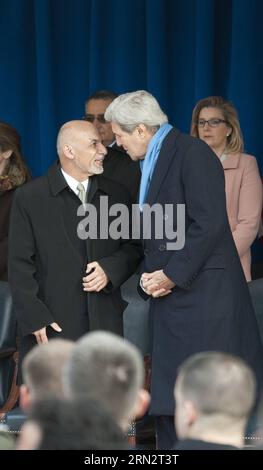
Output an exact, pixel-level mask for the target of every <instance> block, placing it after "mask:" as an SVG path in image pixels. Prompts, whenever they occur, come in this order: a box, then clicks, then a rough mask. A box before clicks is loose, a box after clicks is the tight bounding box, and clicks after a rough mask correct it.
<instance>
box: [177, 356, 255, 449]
mask: <svg viewBox="0 0 263 470" xmlns="http://www.w3.org/2000/svg"><path fill="white" fill-rule="evenodd" d="M174 396H175V401H176V414H175V424H176V431H177V435H178V437H179V439H180V440H179V441H178V442H177V443H176V446H175V449H180V450H194V449H196V450H197V449H198V450H206V449H213V450H220V449H238V448H242V447H243V446H244V436H245V431H246V426H247V422H248V419H249V416H250V413H251V411H252V408H253V406H254V404H255V396H256V381H255V377H254V374H253V372H252V370H251V369H250V367H248V366H247V365H246V364H245V362H244V361H242V359H239V358H238V357H235V356H232V355H230V354H225V353H217V352H203V353H199V354H195V355H194V356H192V357H190V358H189V359H187V360H186V361H185V362H184V363H183V364H182V366H181V367H180V370H179V373H178V376H177V380H176V384H175V389H174Z"/></svg>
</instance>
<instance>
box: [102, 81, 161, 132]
mask: <svg viewBox="0 0 263 470" xmlns="http://www.w3.org/2000/svg"><path fill="white" fill-rule="evenodd" d="M105 119H106V121H110V122H115V123H116V124H118V125H119V126H120V127H121V128H122V129H123V130H124V131H125V132H129V133H131V132H133V131H134V129H135V128H136V127H137V126H138V125H139V124H144V125H145V126H146V127H147V128H149V129H153V128H159V127H160V126H161V125H162V124H165V123H166V122H167V121H168V119H167V116H166V115H165V114H164V112H163V111H162V110H161V108H160V106H159V103H158V102H157V100H156V99H155V98H154V96H153V95H151V94H150V93H148V92H147V91H145V90H139V91H135V92H132V93H125V94H123V95H120V96H118V98H116V99H115V100H114V101H113V102H112V103H111V104H110V105H109V106H108V108H107V110H106V112H105Z"/></svg>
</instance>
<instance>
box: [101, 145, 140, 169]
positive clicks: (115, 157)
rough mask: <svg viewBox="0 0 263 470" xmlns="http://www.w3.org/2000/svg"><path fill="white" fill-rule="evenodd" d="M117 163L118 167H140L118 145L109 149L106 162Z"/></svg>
mask: <svg viewBox="0 0 263 470" xmlns="http://www.w3.org/2000/svg"><path fill="white" fill-rule="evenodd" d="M107 160H108V162H107V163H109V162H116V163H118V165H120V164H121V166H125V167H137V166H138V167H139V163H138V162H134V161H133V160H132V159H131V157H130V156H129V155H128V154H127V152H126V151H125V150H124V148H123V147H119V146H118V145H117V144H113V145H112V147H107V155H106V161H107Z"/></svg>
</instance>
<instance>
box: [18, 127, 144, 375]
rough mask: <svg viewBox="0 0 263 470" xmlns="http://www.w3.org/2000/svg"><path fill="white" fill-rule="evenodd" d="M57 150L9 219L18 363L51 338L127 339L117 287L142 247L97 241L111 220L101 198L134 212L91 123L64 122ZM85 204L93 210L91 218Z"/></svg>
mask: <svg viewBox="0 0 263 470" xmlns="http://www.w3.org/2000/svg"><path fill="white" fill-rule="evenodd" d="M57 151H58V156H59V161H57V162H56V163H54V164H53V165H52V166H51V168H50V169H49V171H48V173H47V175H45V176H42V177H40V178H38V179H36V180H34V181H32V182H30V183H29V184H27V185H25V186H24V187H23V188H21V189H22V190H21V191H20V190H19V191H16V194H15V198H14V203H13V210H12V214H11V222H10V241H9V247H10V248H9V273H10V284H11V290H12V295H13V299H14V305H15V311H16V314H17V319H18V326H19V351H20V364H21V362H22V360H23V358H24V356H25V354H26V353H27V352H28V351H29V350H30V349H31V348H32V347H33V346H34V345H35V344H36V343H39V344H41V343H45V342H47V341H48V339H49V338H52V337H55V338H59V337H60V338H61V337H63V338H67V339H71V340H76V339H78V338H79V337H80V336H82V335H83V334H84V333H86V332H87V331H90V330H95V329H103V330H108V331H111V332H113V333H117V334H119V335H122V328H123V324H122V314H123V311H124V309H125V307H126V304H125V302H124V301H123V300H122V298H121V294H120V289H119V288H120V286H121V284H122V283H123V282H124V281H125V280H126V279H128V277H129V276H131V274H132V273H133V272H135V270H136V268H137V266H138V264H139V262H140V260H141V253H142V252H141V246H140V244H139V242H138V241H132V240H129V239H122V238H120V237H118V238H116V237H112V238H109V237H107V236H105V233H104V234H103V236H102V237H101V236H100V222H102V221H103V222H105V221H106V220H107V214H104V213H103V214H102V213H101V211H100V210H101V197H102V196H103V197H104V198H103V200H104V201H105V198H106V199H107V204H108V208H109V210H110V209H111V207H112V206H113V205H114V204H124V205H125V206H126V207H128V209H130V195H129V192H128V191H127V192H126V189H125V188H124V187H122V186H121V185H118V184H117V183H115V182H114V181H111V180H109V179H107V178H105V177H103V176H102V175H101V174H102V173H103V160H104V157H105V155H106V149H105V147H104V146H103V145H102V143H101V140H100V137H99V134H98V131H97V130H96V128H95V127H94V126H93V124H91V123H89V122H86V121H71V122H68V123H66V124H64V126H62V128H61V129H60V131H59V134H58V139H57ZM80 184H81V185H80ZM83 202H88V203H89V204H90V205H92V214H93V215H92V219H91V215H90V214H91V213H90V210H91V209H89V211H88V212H86V208H87V206H84V205H82V203H83ZM89 207H90V206H89ZM80 214H81V216H80ZM118 215H119V214H118ZM84 217H86V219H84ZM88 218H90V222H91V223H89V224H88V223H87V219H88ZM109 219H110V220H111V218H109ZM81 221H82V224H81ZM96 228H98V233H97V231H96ZM104 229H105V227H104ZM94 231H95V233H94ZM91 232H92V238H91ZM20 370H21V368H20ZM20 381H21V376H20Z"/></svg>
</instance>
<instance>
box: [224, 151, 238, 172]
mask: <svg viewBox="0 0 263 470" xmlns="http://www.w3.org/2000/svg"><path fill="white" fill-rule="evenodd" d="M239 160H240V153H230V154H229V155H227V158H226V159H225V160H224V161H223V162H222V165H223V168H224V170H231V169H233V168H237V167H238V165H239Z"/></svg>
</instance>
